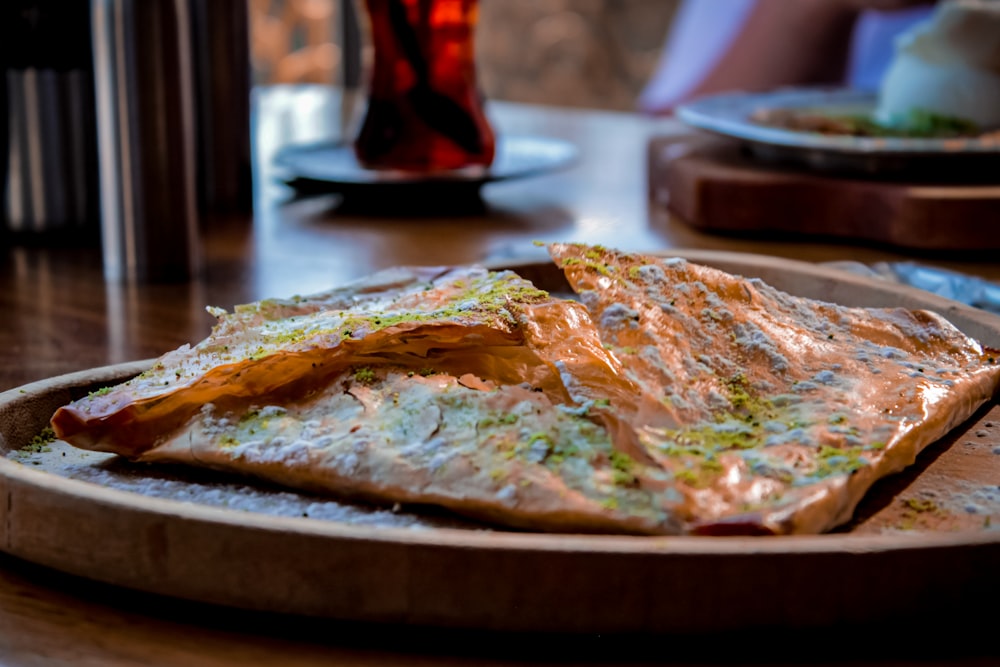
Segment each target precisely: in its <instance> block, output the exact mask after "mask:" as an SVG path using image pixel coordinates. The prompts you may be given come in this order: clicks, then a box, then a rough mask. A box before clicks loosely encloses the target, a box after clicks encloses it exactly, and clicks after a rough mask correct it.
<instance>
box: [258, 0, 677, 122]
mask: <svg viewBox="0 0 1000 667" xmlns="http://www.w3.org/2000/svg"><path fill="white" fill-rule="evenodd" d="M357 1H358V3H359V5H358V7H359V10H360V9H361V7H360V3H361V2H362V1H363V0H357ZM249 3H250V5H249V9H250V39H251V56H252V62H253V66H254V78H255V81H254V83H334V84H336V83H340V64H341V57H342V51H341V48H340V41H341V40H340V26H341V16H340V12H339V8H340V2H339V0H249ZM677 5H678V0H480V5H479V10H480V16H479V27H478V31H477V33H476V47H477V49H478V56H477V57H478V67H479V77H480V84H481V86H482V88H483V92H484V93H485V94H486V95H487V96H488V97H490V98H492V99H500V100H508V101H515V102H528V103H539V104H554V105H559V106H570V107H590V108H602V109H616V110H633V109H635V107H636V98H637V97H638V95H639V92H640V90H641V89H642V87H643V85H644V84H645V83H646V81H647V80H648V79H649V77H650V75H651V74H652V72H653V69H654V67H655V65H656V62H657V58H658V57H659V55H660V50H661V48H662V46H663V42H664V39H665V37H666V34H667V29H668V26H669V24H670V20H671V18H672V17H673V15H674V11H675V10H676V7H677Z"/></svg>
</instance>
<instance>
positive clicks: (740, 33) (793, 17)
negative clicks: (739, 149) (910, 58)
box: [638, 0, 934, 114]
mask: <svg viewBox="0 0 1000 667" xmlns="http://www.w3.org/2000/svg"><path fill="white" fill-rule="evenodd" d="M933 4H934V3H933V2H931V1H930V0H683V3H682V4H681V6H680V8H679V9H678V12H677V15H676V17H675V19H674V21H673V23H672V24H671V29H670V33H669V35H668V38H667V42H666V44H665V46H664V49H663V53H662V55H661V57H660V62H659V64H658V66H657V68H656V70H655V71H654V73H653V76H652V77H651V78H650V80H649V82H648V83H647V85H646V87H645V88H644V89H643V91H642V93H641V95H640V97H639V101H638V104H639V108H640V110H642V111H645V112H647V113H651V114H660V113H669V112H671V111H672V110H673V108H674V107H675V106H676V105H677V104H680V103H682V102H685V101H687V100H690V99H693V98H695V97H699V96H701V95H707V94H711V93H720V92H726V91H737V90H739V91H747V92H761V91H767V90H771V89H774V88H779V87H782V86H803V85H822V84H830V85H845V86H848V87H851V88H855V89H858V90H872V91H874V90H876V89H878V87H879V84H880V82H881V79H882V75H883V74H884V73H885V71H886V69H887V68H888V66H889V64H890V63H891V62H892V58H893V53H894V39H895V37H896V36H897V35H899V34H900V33H902V32H904V31H905V30H907V29H908V28H910V27H911V26H913V25H915V24H916V23H919V22H921V21H924V20H926V19H927V18H928V17H929V16H930V14H931V12H932V9H933V7H932V6H933Z"/></svg>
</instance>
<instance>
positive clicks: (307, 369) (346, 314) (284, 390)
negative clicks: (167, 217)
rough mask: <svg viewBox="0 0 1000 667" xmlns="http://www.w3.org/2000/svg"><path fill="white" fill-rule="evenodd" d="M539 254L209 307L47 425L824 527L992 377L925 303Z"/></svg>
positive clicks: (131, 451) (990, 360)
mask: <svg viewBox="0 0 1000 667" xmlns="http://www.w3.org/2000/svg"><path fill="white" fill-rule="evenodd" d="M549 249H550V252H551V254H552V257H553V259H554V260H555V261H556V263H557V264H558V266H560V267H561V268H562V269H563V270H564V271H565V273H566V276H567V278H568V280H569V282H570V284H571V286H572V287H573V289H574V290H575V291H576V292H577V294H578V299H579V300H578V301H577V300H569V299H560V298H556V297H553V296H552V295H549V294H547V293H545V292H543V291H541V290H538V289H536V288H535V287H534V286H533V285H531V284H530V283H528V282H527V281H525V280H523V279H521V278H519V277H517V276H516V275H514V274H513V273H510V272H491V271H487V270H486V269H483V268H480V267H464V268H462V267H459V268H402V269H396V270H392V271H389V272H383V273H381V274H377V275H376V276H373V277H371V278H369V279H366V280H363V281H359V282H357V283H354V284H352V285H349V286H345V287H344V288H340V289H337V290H331V291H330V292H326V293H323V294H320V295H313V296H309V297H300V298H295V299H289V300H268V301H262V302H258V303H255V304H249V305H247V306H241V307H238V308H237V309H236V311H235V312H234V313H226V312H224V311H222V310H218V309H212V312H213V313H214V314H215V315H216V316H217V317H218V318H219V323H218V324H217V325H216V327H215V328H214V330H213V332H212V334H211V335H210V336H209V337H208V338H207V339H206V340H204V341H202V342H200V343H198V344H197V345H195V346H193V347H187V346H185V347H183V348H180V349H179V350H176V351H174V352H171V353H168V354H166V355H164V356H163V357H162V358H161V359H160V360H159V361H158V362H157V363H156V364H155V365H154V367H153V368H152V369H151V370H150V371H148V372H147V373H144V374H143V375H141V376H139V377H137V378H135V379H133V380H130V381H128V382H125V383H123V384H121V385H118V386H115V387H111V388H108V389H107V390H102V391H101V392H96V393H95V394H93V395H91V396H88V397H86V398H83V399H81V400H79V401H76V402H74V403H72V404H70V405H67V406H64V407H63V408H60V410H59V411H57V412H56V414H55V415H54V416H53V419H52V426H53V428H54V430H55V432H56V434H57V435H58V436H59V437H60V438H62V439H64V440H66V441H67V442H69V443H70V444H73V445H75V446H78V447H83V448H87V449H96V450H101V451H111V452H116V453H119V454H122V455H123V456H126V457H128V458H130V459H134V460H139V461H152V462H170V463H182V464H186V465H191V466H201V467H208V468H213V469H218V470H223V471H227V472H233V473H238V474H243V475H247V476H251V477H257V478H260V479H265V480H268V481H271V482H275V483H278V484H282V485H285V486H287V487H289V488H297V489H302V490H308V491H311V492H320V493H327V494H331V495H334V496H337V497H342V498H348V499H360V500H364V501H368V502H373V503H377V504H383V505H386V506H392V505H394V504H397V503H403V504H407V505H434V506H438V507H444V508H447V509H449V510H451V511H453V512H456V513H459V514H462V515H465V516H469V517H473V518H477V519H481V520H486V521H489V522H492V523H494V524H496V525H498V526H506V527H511V528H518V529H528V530H546V531H560V532H603V533H631V534H664V535H675V534H789V533H817V532H823V531H826V530H830V529H832V528H834V527H836V526H837V525H840V524H841V523H843V522H844V521H846V520H847V519H849V518H850V516H851V513H852V512H853V510H854V508H855V507H856V505H857V503H858V501H859V500H860V499H861V497H862V496H863V494H864V493H865V492H866V491H867V490H868V489H869V488H870V486H871V485H872V483H874V482H875V480H877V479H878V478H880V477H882V476H884V475H887V474H890V473H892V472H894V471H898V470H900V469H902V468H903V467H905V466H906V465H909V464H910V463H912V462H913V460H914V458H915V457H916V456H917V454H918V453H919V452H920V450H922V449H923V448H924V447H926V446H927V445H928V444H930V443H932V442H934V441H935V440H937V439H938V438H940V437H941V436H942V435H944V434H945V433H947V432H948V431H949V430H950V429H951V428H953V427H954V426H956V425H957V424H959V423H960V422H962V421H964V420H965V419H967V418H968V417H969V416H971V415H972V414H973V413H974V412H975V411H976V410H977V409H978V408H979V407H980V406H981V405H982V404H984V403H985V402H986V401H988V400H989V399H990V398H991V397H992V396H993V395H994V393H995V392H996V389H997V385H998V383H1000V365H998V364H997V361H996V358H995V356H994V353H992V352H990V351H986V350H983V348H982V347H981V346H980V345H979V344H978V343H977V342H976V341H974V340H971V339H969V338H968V337H966V336H965V335H964V334H962V333H961V332H959V331H958V330H957V329H956V328H955V327H953V326H952V325H951V324H949V323H948V322H947V321H945V320H944V319H943V318H941V317H940V316H938V315H935V314H933V313H929V312H924V311H907V310H902V309H862V308H847V307H843V306H839V305H835V304H830V303H824V302H820V301H814V300H809V299H804V298H799V297H794V296H791V295H788V294H785V293H783V292H780V291H778V290H776V289H774V288H772V287H770V286H768V285H766V284H764V283H762V282H761V281H759V280H747V279H745V278H741V277H739V276H733V275H729V274H726V273H723V272H721V271H717V270H715V269H711V268H708V267H704V266H699V265H696V264H692V263H690V262H687V261H684V260H681V259H669V258H662V257H654V256H646V255H638V254H629V253H622V252H618V251H614V250H610V249H607V248H602V247H596V246H585V245H579V244H554V245H552V246H550V248H549Z"/></svg>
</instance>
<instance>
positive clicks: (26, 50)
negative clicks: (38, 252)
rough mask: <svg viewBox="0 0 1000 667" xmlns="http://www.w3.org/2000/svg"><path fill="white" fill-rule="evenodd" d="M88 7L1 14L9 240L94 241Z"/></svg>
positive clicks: (41, 0) (50, 4) (1, 134)
mask: <svg viewBox="0 0 1000 667" xmlns="http://www.w3.org/2000/svg"><path fill="white" fill-rule="evenodd" d="M87 26H88V17H87V6H86V3H80V2H75V3H73V2H70V3H67V2H60V1H57V0H8V1H7V2H5V3H3V7H2V9H0V49H2V52H3V53H2V58H0V62H2V63H3V65H4V67H3V78H2V80H0V91H2V93H3V95H2V98H0V113H2V114H3V117H2V119H0V120H2V122H0V186H3V187H2V193H3V199H2V203H3V206H2V219H3V223H4V224H3V227H2V228H3V231H5V232H7V233H8V234H9V235H10V236H11V237H12V238H15V239H34V240H39V239H40V240H44V241H46V242H50V241H59V242H62V243H81V242H85V243H93V244H95V245H96V243H97V239H98V231H97V209H98V187H97V175H96V174H97V166H96V165H97V145H96V122H95V115H94V89H93V78H92V67H91V47H90V31H89V30H88V29H87Z"/></svg>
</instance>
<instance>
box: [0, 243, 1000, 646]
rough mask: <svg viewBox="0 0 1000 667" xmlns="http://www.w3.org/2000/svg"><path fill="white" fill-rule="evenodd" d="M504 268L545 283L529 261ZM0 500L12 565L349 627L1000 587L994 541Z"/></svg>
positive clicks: (860, 618)
mask: <svg viewBox="0 0 1000 667" xmlns="http://www.w3.org/2000/svg"><path fill="white" fill-rule="evenodd" d="M658 254H661V255H670V256H680V257H685V258H687V259H688V260H690V261H693V262H698V263H703V264H708V265H712V266H716V267H717V268H720V269H723V270H726V271H730V272H733V273H739V274H742V275H747V276H753V277H761V278H763V279H765V280H766V281H768V282H772V281H769V280H767V278H766V277H765V275H761V274H769V273H776V274H777V273H781V274H783V275H785V276H786V278H787V279H788V280H790V281H792V282H794V284H795V287H796V290H795V292H796V293H800V294H801V293H803V291H805V292H810V291H812V290H816V289H821V290H825V289H832V291H833V292H834V296H837V295H838V294H840V293H841V292H843V294H844V295H847V296H851V293H852V292H853V291H856V290H861V291H862V293H859V294H858V295H857V297H858V299H859V300H860V302H851V303H850V305H876V306H877V305H900V306H905V307H926V308H932V309H935V310H937V311H938V312H941V314H943V315H945V316H946V317H948V318H949V319H951V320H952V321H953V322H955V324H956V325H957V326H959V328H962V329H963V330H965V331H966V332H967V333H969V334H970V335H976V334H975V333H973V332H972V331H970V327H971V328H972V329H977V328H981V329H982V330H983V332H985V333H989V334H991V336H992V338H993V339H994V340H997V341H1000V317H997V316H994V315H990V314H989V313H985V312H983V311H978V310H976V309H974V308H971V307H968V306H964V305H962V304H957V303H956V302H953V301H950V300H947V299H943V298H941V297H936V296H935V295H932V294H928V293H924V292H922V291H921V290H917V289H914V288H910V287H905V286H900V285H896V284H892V283H883V282H882V281H878V280H875V279H871V278H867V277H864V276H858V275H854V274H850V273H847V272H844V271H841V270H839V269H833V268H830V267H824V266H818V265H814V264H810V263H807V262H800V261H797V260H786V259H781V258H775V257H767V256H762V255H746V254H742V253H728V252H726V253H723V252H714V251H670V252H666V253H658ZM502 266H503V268H511V269H513V270H516V271H520V272H523V273H528V274H530V273H532V272H538V273H539V275H543V276H544V275H545V274H546V273H547V272H551V273H552V275H556V273H557V271H556V270H555V268H554V267H551V268H549V267H550V265H548V264H545V263H542V262H538V261H533V260H527V261H524V262H504V263H503V264H502ZM499 267H500V264H496V266H495V268H499ZM779 282H780V281H779ZM772 284H773V282H772ZM776 286H778V287H782V286H781V285H776ZM845 290H846V291H845ZM789 291H792V290H789ZM876 293H877V294H876ZM805 295H809V294H805ZM880 299H882V300H883V301H881V302H880ZM829 300H834V299H829ZM885 300H888V301H891V302H892V303H891V304H889V303H886V301H885ZM847 301H852V299H850V298H849V299H847ZM897 301H898V302H897ZM838 302H843V301H838ZM956 320H957V321H956ZM976 337H980V336H979V335H977V336H976ZM990 344H994V343H992V342H991V343H990ZM153 361H154V360H152V359H149V360H142V361H137V362H130V363H125V364H117V365H113V366H104V367H99V368H94V369H88V370H84V371H79V372H75V373H69V374H66V375H61V376H58V377H53V378H49V379H45V380H41V381H38V382H34V383H31V384H28V385H24V386H23V387H18V388H15V389H11V390H8V391H6V392H4V393H2V394H0V449H3V450H4V451H8V450H9V449H11V448H16V447H20V446H23V444H24V443H26V442H27V441H28V440H30V437H32V436H33V435H34V434H36V433H37V432H38V430H40V428H41V427H42V426H44V424H45V423H46V422H47V419H48V416H49V415H51V412H52V410H54V408H55V407H57V406H58V405H62V404H64V403H65V402H68V400H70V399H71V398H72V397H76V396H78V395H80V394H81V393H86V392H87V391H90V390H92V389H93V388H96V387H98V386H101V385H103V384H107V383H109V382H115V381H122V380H124V379H127V378H129V377H131V376H133V375H135V374H138V373H139V372H141V371H142V370H144V369H145V368H148V367H149V366H150V365H151V364H152V363H153ZM0 493H2V494H3V498H0V549H2V550H4V551H6V552H7V553H10V554H12V555H15V556H18V557H21V558H24V559H26V560H30V561H33V562H36V563H39V564H41V565H45V566H49V567H52V568H55V569H58V570H61V571H64V572H68V573H70V574H75V575H80V576H84V577H88V578H91V579H96V580H98V581H102V582H105V583H109V584H113V585H118V586H124V587H127V588H134V589H138V590H143V591H146V592H151V593H156V594H163V595H168V596H174V597H180V598H186V599H190V600H196V601H200V602H207V603H214V604H221V605H226V606H233V607H239V608H244V609H256V610H261V611H268V612H279V613H289V614H301V615H309V616H325V617H332V618H339V619H344V620H352V621H371V622H390V623H407V624H416V625H427V626H438V627H448V628H467V629H485V630H501V631H529V632H538V631H543V632H607V633H636V632H638V633H678V632H681V633H687V632H704V631H719V630H727V629H728V630H740V629H746V628H747V627H752V626H755V625H759V624H766V625H768V626H780V627H789V628H809V627H822V626H826V625H829V624H831V623H835V624H843V623H851V624H859V623H864V622H866V621H872V620H876V619H885V618H886V617H889V616H891V617H893V618H895V619H906V618H914V619H916V618H919V617H921V615H924V614H927V613H934V614H935V615H936V616H937V615H940V614H941V613H943V612H946V611H947V610H948V609H954V610H955V611H956V612H957V611H959V610H960V609H965V608H967V605H968V604H970V603H971V602H970V601H973V600H979V599H983V600H985V599H986V596H988V595H995V594H996V593H997V592H998V591H1000V570H998V569H997V568H995V567H993V564H995V563H996V562H998V560H997V559H998V558H1000V531H994V532H989V531H987V532H955V533H952V532H941V533H916V534H890V535H884V534H883V535H878V534H871V535H855V534H851V533H831V534H825V535H808V536H774V537H701V536H698V537H692V536H679V537H644V536H612V535H571V534H545V533H517V532H499V531H498V532H492V531H477V530H465V529H456V528H433V529H430V528H427V529H424V528H421V529H411V528H391V527H373V526H358V525H352V524H347V523H339V522H333V521H322V520H316V519H309V518H294V517H293V518H287V517H275V516H268V515H264V514H256V513H250V512H242V511H237V510H229V509H223V508H216V507H208V506H202V505H196V504H193V503H186V502H182V501H177V500H170V499H161V498H152V497H147V496H143V495H141V494H137V493H133V492H129V491H123V490H118V489H110V488H104V487H101V486H98V485H95V484H92V483H89V482H83V481H79V480H72V479H66V478H63V477H59V476H56V475H53V474H50V473H47V472H42V471H38V470H33V469H31V468H29V467H27V466H24V465H22V464H19V463H17V462H14V461H12V460H9V459H6V458H0Z"/></svg>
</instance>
